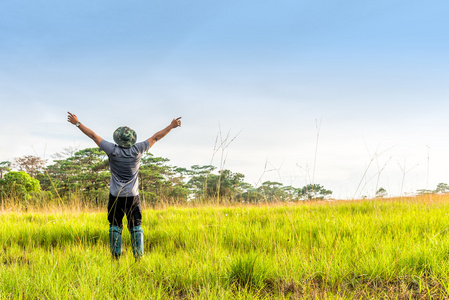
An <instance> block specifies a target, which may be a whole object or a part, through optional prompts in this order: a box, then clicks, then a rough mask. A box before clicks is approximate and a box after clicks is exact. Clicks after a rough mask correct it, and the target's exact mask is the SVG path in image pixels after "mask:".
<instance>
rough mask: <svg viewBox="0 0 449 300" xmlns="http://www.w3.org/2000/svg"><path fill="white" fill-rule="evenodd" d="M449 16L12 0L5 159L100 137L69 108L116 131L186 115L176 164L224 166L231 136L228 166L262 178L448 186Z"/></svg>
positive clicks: (102, 129) (337, 4)
mask: <svg viewBox="0 0 449 300" xmlns="http://www.w3.org/2000/svg"><path fill="white" fill-rule="evenodd" d="M448 12H449V4H447V3H446V2H445V1H425V2H424V1H162V0H160V1H128V2H126V3H125V2H122V1H2V2H1V3H0V41H1V42H0V91H1V93H0V104H1V107H2V110H1V111H2V114H1V115H2V117H1V118H0V125H1V128H2V130H1V133H0V140H1V144H0V161H3V160H12V159H13V158H14V157H17V156H21V155H28V154H33V155H39V156H45V157H47V158H50V157H51V154H53V153H55V152H59V151H61V150H62V149H63V148H65V147H69V146H71V147H80V148H86V147H93V146H95V145H94V144H93V143H92V142H91V141H90V140H89V139H87V138H86V137H85V136H83V135H82V133H81V132H79V131H77V130H76V128H73V127H72V126H70V124H68V123H67V122H66V111H68V110H69V111H71V112H74V113H76V114H77V115H78V116H79V118H80V120H81V122H83V123H84V124H86V125H87V126H88V127H90V128H92V129H93V130H95V131H96V132H97V133H98V134H99V135H100V136H102V137H103V138H105V139H109V140H112V132H113V130H114V129H115V128H116V127H118V126H121V125H124V124H126V125H128V126H130V127H132V128H134V129H135V130H136V131H137V133H138V137H139V138H141V139H144V138H147V137H149V136H151V135H152V134H153V133H154V132H155V131H157V130H159V129H161V128H163V127H165V126H166V125H167V124H168V123H169V122H170V120H171V119H172V118H173V117H178V116H182V117H183V119H182V120H183V126H182V128H181V129H178V130H176V131H174V132H172V133H171V134H170V135H169V136H167V137H166V138H165V139H164V140H162V141H161V142H160V143H158V144H156V145H155V147H154V148H152V150H151V152H152V153H153V154H154V155H157V156H163V157H167V158H169V159H170V160H171V163H172V164H173V165H178V166H183V167H189V166H191V165H194V164H200V165H202V164H209V163H211V162H212V163H213V164H215V165H219V164H220V157H219V156H215V157H212V153H213V149H214V143H215V140H216V137H217V135H218V134H219V133H220V132H221V133H222V135H223V136H225V135H226V134H227V133H228V132H229V133H230V136H231V137H234V136H236V135H237V134H238V136H237V137H236V139H235V140H234V141H233V142H232V143H231V144H230V145H229V147H228V148H227V149H226V151H225V155H226V161H225V168H229V169H231V170H232V171H235V172H240V173H243V174H245V175H246V180H247V181H248V182H249V183H252V184H257V183H260V181H266V180H273V181H279V182H282V183H283V184H285V185H288V184H293V185H294V186H303V185H304V184H306V183H310V182H312V180H313V181H314V182H317V183H321V184H323V185H325V187H327V188H330V189H331V190H333V191H334V196H335V197H338V198H344V199H350V198H353V197H360V196H363V195H367V196H372V195H373V194H374V192H375V190H376V188H378V187H380V186H382V187H384V188H386V189H387V191H388V192H389V193H390V194H391V195H398V194H400V193H401V192H402V193H403V194H404V193H411V192H413V191H416V190H417V189H420V188H434V187H435V186H436V184H437V183H439V182H448V183H449V178H448V172H447V171H446V170H447V169H448V167H449V159H448V158H447V155H446V153H447V151H448V150H449V142H447V141H446V140H447V136H448V134H447V133H448V130H447V129H446V127H447V125H448V121H447V111H448V108H449V104H448V101H447V99H448V96H449V88H448V85H447V82H448V79H449V71H448V70H449V68H448V64H449V63H448V62H449V61H448V54H447V53H448V50H449V42H448V41H447V38H446V33H447V30H448V28H449V21H448V19H447V15H448ZM317 126H319V130H318V129H317ZM317 133H319V137H318V147H317V148H316V141H317ZM316 149H317V151H315V150H316ZM315 152H316V160H315ZM375 153H378V154H379V155H377V156H376V155H375ZM313 170H315V172H313ZM313 174H314V175H313Z"/></svg>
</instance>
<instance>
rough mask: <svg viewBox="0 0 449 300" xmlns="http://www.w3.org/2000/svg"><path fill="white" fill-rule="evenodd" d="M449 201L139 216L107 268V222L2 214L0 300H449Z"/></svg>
mask: <svg viewBox="0 0 449 300" xmlns="http://www.w3.org/2000/svg"><path fill="white" fill-rule="evenodd" d="M448 204H449V197H447V196H427V197H420V198H407V199H406V198H402V199H393V200H364V201H351V202H344V201H337V202H315V203H303V204H296V205H293V204H290V205H274V206H230V207H197V208H166V209H160V210H146V211H144V218H143V224H142V226H143V228H144V231H145V257H144V258H143V259H142V260H141V261H140V262H138V263H136V262H135V261H134V258H133V256H132V251H131V247H130V236H129V232H128V231H127V230H124V236H123V239H124V241H123V242H124V249H125V250H126V253H125V254H124V256H123V257H121V258H120V260H119V261H114V260H112V259H111V257H110V254H109V248H108V223H107V220H106V213H105V212H104V213H103V212H102V213H98V212H79V211H73V212H70V211H69V212H66V213H62V212H53V213H51V212H48V211H47V212H32V213H31V212H26V213H13V212H7V213H0V251H1V252H0V299H115V298H118V299H272V298H279V299H297V298H303V299H311V298H317V299H323V298H325V299H354V298H361V299H362V298H363V299H367V298H374V299H377V298H397V299H409V298H431V297H434V298H445V297H446V298H447V297H449V235H448V233H449V205H448Z"/></svg>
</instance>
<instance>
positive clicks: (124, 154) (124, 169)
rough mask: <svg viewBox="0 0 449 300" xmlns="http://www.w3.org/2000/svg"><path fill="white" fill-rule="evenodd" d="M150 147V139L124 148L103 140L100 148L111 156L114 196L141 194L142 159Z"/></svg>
mask: <svg viewBox="0 0 449 300" xmlns="http://www.w3.org/2000/svg"><path fill="white" fill-rule="evenodd" d="M149 148H150V145H149V143H148V141H143V142H140V143H136V144H135V145H134V146H132V147H131V148H123V147H120V146H117V145H115V144H113V143H110V142H108V141H106V140H104V139H103V140H102V141H101V144H100V150H103V151H104V152H106V154H107V155H108V157H109V166H110V169H111V187H110V193H111V194H112V195H113V196H118V197H129V196H137V195H138V194H139V190H138V188H139V181H138V173H139V166H140V159H141V158H142V155H143V153H144V152H145V151H147V150H148V149H149Z"/></svg>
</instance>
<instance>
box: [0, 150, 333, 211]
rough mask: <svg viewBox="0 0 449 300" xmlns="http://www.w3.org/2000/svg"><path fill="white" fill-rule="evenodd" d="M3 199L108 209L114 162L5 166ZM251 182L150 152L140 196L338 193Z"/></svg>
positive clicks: (36, 160) (182, 199)
mask: <svg viewBox="0 0 449 300" xmlns="http://www.w3.org/2000/svg"><path fill="white" fill-rule="evenodd" d="M0 172H1V173H0V175H1V177H0V199H1V204H2V205H3V204H4V203H5V201H7V202H8V203H9V202H11V201H13V202H19V203H26V204H28V203H29V204H38V203H36V202H41V203H44V202H50V201H54V202H55V201H57V202H63V203H65V204H70V203H71V202H74V201H77V202H78V203H79V202H82V203H83V204H89V205H98V206H100V205H105V204H106V203H107V201H108V195H109V180H110V171H109V161H108V158H107V155H106V154H105V153H104V152H103V151H100V150H99V149H98V148H87V149H83V150H79V151H75V150H73V149H70V148H67V149H65V150H64V151H63V152H61V153H57V154H55V155H54V156H53V161H52V162H51V163H50V164H47V161H46V160H44V159H42V158H40V157H37V156H24V157H19V158H16V159H14V161H13V162H9V161H4V162H0ZM244 179H245V176H244V175H243V174H241V173H235V172H232V171H230V170H227V169H221V170H217V168H216V167H215V166H212V165H203V166H200V165H194V166H191V167H190V168H183V167H176V166H170V165H169V160H168V159H167V158H162V157H156V156H153V155H152V154H151V153H149V152H147V153H146V154H144V155H143V156H142V159H141V166H140V171H139V185H140V186H139V191H140V197H141V201H142V202H143V205H144V206H145V205H153V206H154V205H156V204H157V203H161V202H163V203H168V204H182V203H187V202H198V203H208V202H213V203H233V202H241V203H261V202H278V201H300V200H317V199H325V198H326V197H329V196H330V195H331V194H332V191H330V190H327V189H325V188H324V187H323V186H322V185H320V184H308V185H306V186H303V187H299V188H298V187H293V186H284V185H283V184H281V183H279V182H273V181H265V182H263V183H262V184H261V185H260V186H258V187H255V186H253V185H251V184H249V183H247V182H245V181H244Z"/></svg>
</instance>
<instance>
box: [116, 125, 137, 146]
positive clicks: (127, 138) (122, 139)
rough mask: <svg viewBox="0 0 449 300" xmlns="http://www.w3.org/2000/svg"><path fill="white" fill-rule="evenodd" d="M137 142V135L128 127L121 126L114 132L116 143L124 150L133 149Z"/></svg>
mask: <svg viewBox="0 0 449 300" xmlns="http://www.w3.org/2000/svg"><path fill="white" fill-rule="evenodd" d="M136 140H137V134H136V132H135V131H134V130H132V129H131V128H129V127H127V126H121V127H119V128H117V129H116V130H115V131H114V142H115V143H116V144H117V145H119V146H120V147H123V148H131V147H132V146H133V145H134V144H135V143H136Z"/></svg>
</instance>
